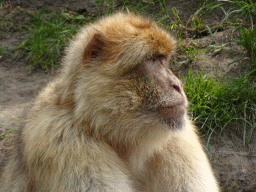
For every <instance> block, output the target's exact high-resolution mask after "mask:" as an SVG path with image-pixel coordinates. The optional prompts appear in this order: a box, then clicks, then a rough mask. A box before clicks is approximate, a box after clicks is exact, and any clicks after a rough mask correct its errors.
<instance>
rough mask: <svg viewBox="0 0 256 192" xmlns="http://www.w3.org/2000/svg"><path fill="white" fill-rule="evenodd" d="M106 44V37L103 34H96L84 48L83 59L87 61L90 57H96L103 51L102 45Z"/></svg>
mask: <svg viewBox="0 0 256 192" xmlns="http://www.w3.org/2000/svg"><path fill="white" fill-rule="evenodd" d="M104 44H105V40H104V37H103V36H102V35H101V34H98V33H96V34H94V36H93V37H92V39H91V41H90V42H89V43H88V45H87V46H86V47H85V49H84V54H83V60H84V61H87V60H88V59H90V58H96V57H97V56H98V55H99V53H100V52H101V51H102V47H103V46H104Z"/></svg>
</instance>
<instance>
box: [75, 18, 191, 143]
mask: <svg viewBox="0 0 256 192" xmlns="http://www.w3.org/2000/svg"><path fill="white" fill-rule="evenodd" d="M120 16H122V17H120ZM120 18H122V19H121V20H120ZM95 29H97V30H98V31H95ZM88 30H92V31H93V32H92V34H91V35H89V36H88V37H86V42H87V43H86V44H85V48H84V51H83V53H82V58H81V60H82V61H83V63H82V64H81V66H82V70H79V71H80V72H81V74H80V76H79V80H78V81H77V82H78V84H79V85H78V86H77V89H78V91H77V93H78V94H77V95H76V96H77V101H80V102H81V101H83V105H79V106H78V107H77V110H76V111H77V114H79V115H78V116H79V117H81V119H82V118H83V117H84V116H86V117H87V118H88V119H87V121H89V122H91V127H94V129H97V130H99V131H101V132H103V133H102V134H108V133H110V132H112V133H113V132H115V133H119V134H123V133H124V130H125V133H126V134H127V132H130V135H135V132H138V131H139V130H141V132H140V134H141V135H143V134H144V133H145V132H146V131H147V132H151V133H152V134H153V133H155V132H154V128H155V127H156V126H158V125H159V124H161V125H163V127H164V128H163V129H162V130H164V131H166V128H167V129H168V130H170V128H171V129H173V130H176V129H179V128H181V127H182V126H183V122H184V119H185V118H184V117H185V116H186V106H187V99H186V96H185V94H184V91H183V85H182V83H181V82H180V80H179V79H178V78H177V77H176V76H175V75H174V74H173V73H172V72H171V70H170V69H169V68H168V65H169V60H170V58H171V53H172V52H173V50H174V49H175V43H176V42H175V40H174V39H173V38H172V37H171V36H170V35H169V34H168V33H167V32H166V31H164V30H163V29H161V28H160V27H158V26H157V25H156V24H155V23H154V22H152V21H150V20H148V19H145V18H142V17H136V16H133V15H124V14H117V15H115V16H114V17H109V18H106V19H105V20H104V19H103V20H102V21H100V22H99V23H98V24H97V23H96V24H95V26H94V27H92V28H91V29H86V30H85V31H84V34H87V33H88V32H87V31H88ZM81 34H83V33H81ZM72 53H74V51H73V50H72ZM79 90H84V92H81V91H79ZM85 103H86V105H85ZM87 114H88V115H87ZM155 125H156V126H155ZM95 127H96V128H95ZM107 127H108V128H107ZM109 127H111V128H109ZM114 127H115V129H114ZM116 127H119V128H120V129H119V132H118V129H116ZM142 127H143V128H142ZM149 127H151V128H152V129H151V131H150V130H149ZM112 128H113V130H112ZM110 130H111V131H110ZM120 130H121V131H120ZM116 138H122V137H116Z"/></svg>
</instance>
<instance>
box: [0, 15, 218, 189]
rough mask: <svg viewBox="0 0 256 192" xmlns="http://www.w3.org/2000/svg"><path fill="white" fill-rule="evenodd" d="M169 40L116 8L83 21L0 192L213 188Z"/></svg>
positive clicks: (39, 101) (40, 99) (150, 25)
mask: <svg viewBox="0 0 256 192" xmlns="http://www.w3.org/2000/svg"><path fill="white" fill-rule="evenodd" d="M174 49H175V40H174V39H173V38H172V37H171V36H170V35H169V34H168V33H167V32H166V31H164V30H163V29H161V28H160V27H158V26H157V25H156V24H155V23H154V22H153V21H151V20H149V19H146V18H143V17H140V16H135V15H132V14H124V13H117V14H114V15H111V16H108V17H105V18H102V19H101V20H99V21H97V22H96V23H94V24H91V25H89V26H86V27H85V28H83V29H82V30H81V31H80V33H79V34H78V35H77V36H76V38H75V39H74V40H73V41H72V42H71V43H70V46H69V47H68V49H67V53H66V57H65V58H64V61H63V69H62V71H61V73H60V75H59V76H58V77H57V78H56V79H55V80H54V81H53V82H51V83H50V84H49V85H48V86H47V87H46V88H45V89H44V90H42V91H41V93H40V94H39V96H38V97H37V99H36V100H35V103H34V105H33V107H32V109H31V110H30V112H29V114H28V116H27V119H26V121H25V124H24V127H23V129H22V130H21V133H20V136H19V138H18V142H17V147H16V153H15V154H14V156H13V157H12V158H11V159H10V161H9V163H8V165H7V166H6V168H5V172H4V173H3V176H2V178H1V180H2V183H1V185H0V186H1V190H0V191H1V192H10V191H12V192H14V191H15V192H16V191H22V192H23V191H24V192H29V191H36V192H60V191H64V192H65V191H66V192H70V191H88V192H99V191H102V192H103V191H104V192H110V191H119V192H135V191H144V192H156V191H157V192H160V191H161V192H168V191H170V192H174V191H175V192H218V191H219V190H218V185H217V183H216V181H215V179H214V176H213V173H212V171H211V167H210V165H209V162H208V160H207V157H206V155H205V153H204V152H203V150H202V147H201V145H200V142H199V139H198V137H197V135H196V133H195V130H194V126H193V125H192V124H191V122H190V121H189V118H188V117H187V114H186V106H187V100H186V96H185V94H184V92H183V89H182V86H183V85H182V84H181V82H180V81H179V80H178V79H177V78H176V77H175V76H174V75H173V74H172V72H171V71H170V70H169V69H168V68H167V65H168V62H169V60H170V57H171V53H172V52H173V51H174Z"/></svg>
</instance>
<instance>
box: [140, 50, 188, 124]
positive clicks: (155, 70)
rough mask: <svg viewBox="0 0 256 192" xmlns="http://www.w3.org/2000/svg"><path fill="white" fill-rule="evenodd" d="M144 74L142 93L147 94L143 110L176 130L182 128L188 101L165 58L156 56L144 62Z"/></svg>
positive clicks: (142, 69)
mask: <svg viewBox="0 0 256 192" xmlns="http://www.w3.org/2000/svg"><path fill="white" fill-rule="evenodd" d="M140 70H141V72H142V79H143V80H142V82H143V84H144V86H143V87H142V89H143V90H141V91H142V92H144V93H145V96H144V98H145V100H144V104H143V108H142V109H143V110H145V111H147V112H148V113H149V114H150V115H151V116H153V117H155V118H156V119H158V120H160V121H161V122H163V123H165V124H167V125H168V126H169V127H171V128H173V129H176V128H179V127H182V122H183V118H184V115H185V112H186V106H187V99H186V96H185V93H184V91H183V84H182V83H181V81H180V80H179V79H178V78H177V77H176V76H175V75H174V74H173V73H172V71H171V70H170V69H169V68H168V62H167V60H166V58H165V57H164V56H161V55H156V56H153V57H152V58H150V59H146V60H144V61H143V62H142V63H141V65H140Z"/></svg>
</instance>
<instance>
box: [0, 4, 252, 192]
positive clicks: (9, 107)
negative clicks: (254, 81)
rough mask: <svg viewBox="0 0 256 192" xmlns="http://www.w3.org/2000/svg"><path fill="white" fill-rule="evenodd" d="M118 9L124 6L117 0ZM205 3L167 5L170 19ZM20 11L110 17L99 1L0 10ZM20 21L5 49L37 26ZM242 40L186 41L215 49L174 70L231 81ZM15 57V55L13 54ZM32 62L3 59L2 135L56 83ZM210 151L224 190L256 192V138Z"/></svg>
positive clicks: (5, 148) (3, 141)
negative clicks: (24, 29)
mask: <svg viewBox="0 0 256 192" xmlns="http://www.w3.org/2000/svg"><path fill="white" fill-rule="evenodd" d="M117 5H118V1H117ZM199 5H200V1H198V0H189V1H180V0H172V1H166V7H167V11H168V13H169V15H172V13H171V9H172V7H176V9H177V11H178V13H179V16H180V18H181V19H182V20H183V21H184V22H186V21H188V20H189V18H190V17H191V15H192V14H193V13H195V11H196V10H198V7H199ZM17 6H20V7H21V8H23V9H27V10H30V11H35V10H40V9H42V8H47V9H48V10H61V9H66V10H72V11H76V12H78V13H80V14H85V15H86V14H89V15H91V14H98V13H102V12H104V8H105V7H104V6H101V7H99V8H96V7H95V6H94V4H93V0H87V1H86V0H66V1H52V0H44V1H40V0H34V1H28V0H11V1H10V3H8V4H7V5H6V7H5V8H4V9H2V10H0V14H1V15H2V16H3V15H4V14H7V13H10V12H11V11H12V10H14V9H15V8H16V7H17ZM152 11H154V12H155V13H157V12H159V11H160V7H159V5H158V4H155V5H154V6H151V7H150V8H149V13H150V12H152ZM222 17H223V14H222V11H221V10H220V9H217V10H216V11H214V14H211V15H209V16H208V17H207V19H206V20H205V22H204V23H205V24H207V25H209V26H213V25H217V24H219V23H220V22H221V20H222ZM13 19H14V20H15V23H14V25H13V26H12V27H11V28H9V29H8V30H6V28H4V27H3V26H0V44H1V45H2V47H4V48H14V47H15V46H17V45H18V44H19V43H18V40H17V38H16V37H17V35H18V33H19V27H20V26H21V24H22V23H23V22H24V21H25V22H26V23H31V22H33V21H32V19H31V16H30V15H29V14H27V13H26V12H22V11H16V13H15V14H14V16H13ZM255 22H256V21H255ZM26 38H27V35H26V34H23V35H22V38H21V40H23V41H24V40H25V39H26ZM236 38H237V34H234V35H232V33H231V28H230V27H226V28H223V29H222V30H220V31H219V32H216V33H214V34H213V36H212V35H210V34H208V35H206V36H202V37H200V38H198V39H196V40H193V41H192V42H191V39H189V38H186V39H184V40H183V42H182V43H189V42H191V43H194V44H198V45H199V47H200V48H202V49H206V48H207V47H208V46H209V45H212V47H213V48H212V50H210V51H208V52H206V53H203V54H201V55H199V56H198V57H200V58H204V59H194V60H193V61H192V62H190V63H186V64H183V65H181V66H180V67H174V68H175V73H176V74H177V75H185V74H186V73H187V72H188V70H189V68H190V67H192V69H193V73H194V74H195V73H198V71H199V69H200V68H202V69H203V73H204V75H208V76H215V75H218V74H226V75H228V76H232V77H237V76H238V63H237V62H236V63H234V64H232V65H230V66H228V63H230V62H232V61H234V60H235V59H237V58H238V57H239V55H236V56H231V57H229V56H230V55H232V54H234V53H236V52H237V51H240V52H241V54H243V52H242V48H241V47H240V46H238V45H237V44H236V43H235V42H233V40H235V39H236ZM223 45H225V47H226V48H224V49H222V50H221V51H219V52H218V53H214V48H215V50H216V48H218V47H221V46H223ZM12 54H15V52H12ZM176 59H177V60H178V61H183V60H186V59H187V58H186V57H185V56H182V55H178V54H177V55H176ZM247 64H248V61H246V60H243V61H242V62H241V72H242V73H243V72H244V71H245V70H246V66H247ZM27 65H28V63H27V62H26V61H25V59H21V60H19V61H18V62H14V60H13V57H12V55H11V54H10V53H4V54H3V55H2V57H1V58H0V135H1V134H5V133H7V132H8V131H9V130H10V129H9V128H14V129H19V126H20V124H21V121H22V119H24V118H23V115H24V113H25V111H26V109H27V108H29V105H30V104H31V102H32V101H33V98H34V97H35V96H36V94H37V93H38V91H39V90H40V89H41V88H42V87H43V86H44V85H46V84H47V82H48V81H49V80H50V79H52V78H54V75H49V74H47V73H45V72H44V71H43V70H42V69H35V70H33V71H32V72H31V71H30V70H29V69H27V68H26V67H27ZM10 136H15V133H11V134H8V135H5V136H3V137H0V166H1V163H2V162H3V161H4V159H6V157H7V156H8V154H9V152H10V151H11V148H12V139H11V138H10ZM207 151H208V154H209V158H210V160H211V163H212V166H213V169H214V172H215V174H216V177H217V179H218V181H219V183H220V185H221V187H222V189H223V191H230V192H231V191H236V192H245V191H246V192H250V191H251V192H253V191H256V167H255V165H256V134H254V135H253V137H252V139H251V141H250V143H249V144H248V146H244V145H243V141H242V137H241V136H240V134H237V133H233V132H232V131H230V134H229V135H227V137H225V138H224V139H223V140H221V139H219V138H218V137H217V136H214V137H213V139H212V140H211V143H210V148H209V150H207Z"/></svg>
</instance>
